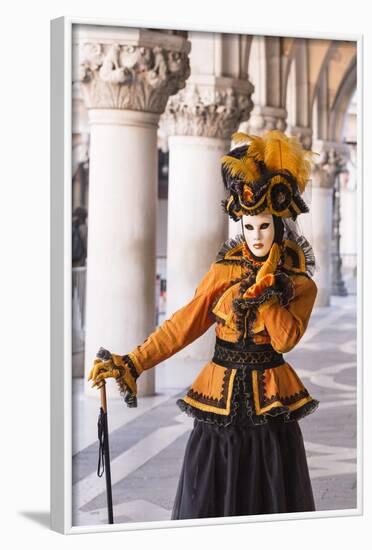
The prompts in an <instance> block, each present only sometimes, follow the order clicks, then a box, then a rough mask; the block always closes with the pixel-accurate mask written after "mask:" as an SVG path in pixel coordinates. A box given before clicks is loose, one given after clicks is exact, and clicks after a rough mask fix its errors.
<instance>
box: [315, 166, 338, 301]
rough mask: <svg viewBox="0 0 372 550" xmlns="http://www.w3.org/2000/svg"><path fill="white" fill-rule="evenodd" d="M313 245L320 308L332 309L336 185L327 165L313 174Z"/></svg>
mask: <svg viewBox="0 0 372 550" xmlns="http://www.w3.org/2000/svg"><path fill="white" fill-rule="evenodd" d="M312 182H313V185H312V202H311V216H312V238H313V241H312V246H313V248H314V253H315V258H316V262H317V265H318V270H317V271H316V272H315V275H314V280H315V282H316V284H317V287H318V294H317V298H316V302H315V305H316V306H329V305H330V299H331V289H332V193H333V185H332V180H331V178H330V177H329V174H328V173H327V171H326V168H325V167H324V163H322V162H319V163H317V164H316V165H315V167H314V169H313V174H312Z"/></svg>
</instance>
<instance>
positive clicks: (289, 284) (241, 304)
mask: <svg viewBox="0 0 372 550" xmlns="http://www.w3.org/2000/svg"><path fill="white" fill-rule="evenodd" d="M250 286H251V285H250V284H249V281H248V280H247V281H245V280H244V281H243V282H242V284H241V285H240V288H239V295H240V296H242V295H243V294H244V292H245V291H246V290H247V289H248V288H249V287H250ZM294 295H295V291H294V283H293V281H292V280H291V278H290V277H289V276H288V275H286V274H285V273H283V272H278V273H276V274H275V283H274V285H273V286H271V287H268V288H267V289H265V291H264V292H263V293H262V294H261V295H260V296H256V297H254V298H235V300H233V302H232V307H233V310H234V313H235V316H236V327H237V329H238V331H239V332H240V338H242V337H243V336H244V334H245V335H246V337H252V336H253V323H254V321H255V320H256V318H257V309H258V307H259V306H260V305H262V304H264V303H265V302H267V301H268V300H270V298H272V297H273V296H277V297H278V300H279V304H280V305H281V306H287V305H288V304H289V302H290V301H291V300H292V299H293V298H294Z"/></svg>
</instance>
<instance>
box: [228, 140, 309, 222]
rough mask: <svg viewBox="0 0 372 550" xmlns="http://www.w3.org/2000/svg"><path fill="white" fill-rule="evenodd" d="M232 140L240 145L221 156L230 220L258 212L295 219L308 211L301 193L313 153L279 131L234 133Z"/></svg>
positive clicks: (306, 179) (307, 179) (306, 180)
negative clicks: (228, 193) (251, 133)
mask: <svg viewBox="0 0 372 550" xmlns="http://www.w3.org/2000/svg"><path fill="white" fill-rule="evenodd" d="M232 139H233V142H234V143H235V144H236V145H239V147H237V148H235V149H233V150H232V151H230V153H228V154H227V155H224V156H223V157H222V159H221V162H222V171H223V176H224V183H225V185H226V187H227V188H228V189H229V191H230V197H229V198H228V199H227V200H226V201H224V202H223V205H224V208H225V210H226V211H227V212H228V213H229V214H230V216H231V217H232V218H233V219H235V220H237V219H239V218H240V217H241V216H242V215H243V214H247V215H255V214H259V213H260V212H265V213H270V214H274V215H276V216H280V217H283V218H284V217H285V218H289V217H292V218H293V219H296V217H297V215H298V214H301V213H303V212H308V207H307V206H306V204H305V203H304V201H303V200H302V198H301V194H302V193H303V192H304V190H305V188H306V185H307V183H308V181H309V176H310V171H311V158H312V155H314V154H315V153H313V152H312V151H307V150H305V149H303V148H302V146H301V144H300V142H299V141H298V139H297V138H295V137H288V136H286V135H284V134H283V133H282V132H279V131H278V130H273V131H269V132H266V133H265V134H264V135H263V136H262V137H260V136H254V135H248V134H244V133H242V132H236V133H235V134H233V136H232ZM244 145H245V146H246V147H244Z"/></svg>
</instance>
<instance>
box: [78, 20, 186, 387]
mask: <svg viewBox="0 0 372 550" xmlns="http://www.w3.org/2000/svg"><path fill="white" fill-rule="evenodd" d="M74 38H75V43H76V44H77V45H78V46H79V51H78V52H76V54H77V59H76V63H75V66H77V67H78V68H79V78H80V81H81V85H82V90H83V93H84V97H85V103H86V106H87V108H88V110H89V123H90V128H91V136H90V181H89V186H90V192H89V231H88V236H89V240H88V259H87V311H86V345H85V376H86V374H87V373H88V371H89V370H90V368H91V366H92V363H93V359H94V356H95V353H96V352H97V350H98V348H99V347H100V346H103V347H105V348H107V349H109V350H111V351H113V352H114V353H118V354H124V353H127V352H128V351H130V350H132V349H133V348H134V347H135V346H136V345H138V344H141V343H142V342H143V341H144V340H145V339H146V337H147V336H148V335H149V334H150V333H151V332H152V331H153V330H154V328H155V244H156V242H155V239H156V220H155V212H156V202H157V128H158V120H159V116H160V114H161V113H162V112H163V111H164V109H165V106H166V103H167V101H168V97H169V96H170V95H171V94H174V93H176V92H177V91H178V90H179V89H180V88H182V87H183V86H184V85H185V79H186V78H187V77H188V76H189V61H188V52H189V43H188V42H187V40H186V39H185V38H184V37H183V36H174V35H172V34H169V33H163V32H160V31H159V32H155V31H143V30H136V29H117V28H107V27H85V28H84V26H82V27H78V29H77V30H76V32H75V36H74ZM108 390H109V392H110V395H111V396H112V397H118V396H119V393H118V391H117V388H116V384H115V382H114V381H113V380H110V381H109V384H108ZM86 392H87V393H89V394H91V395H98V393H97V390H91V389H90V385H89V384H87V383H86ZM153 393H154V372H153V371H152V370H151V371H149V372H147V373H144V375H143V376H141V377H140V379H139V394H140V395H149V394H153Z"/></svg>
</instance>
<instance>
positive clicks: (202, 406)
mask: <svg viewBox="0 0 372 550" xmlns="http://www.w3.org/2000/svg"><path fill="white" fill-rule="evenodd" d="M235 375H236V369H232V371H231V376H230V380H229V388H228V392H227V399H226V409H220V408H218V407H214V406H213V405H206V404H205V403H200V402H199V401H196V400H195V399H193V398H192V397H189V396H188V395H185V397H183V398H182V399H183V401H185V402H186V403H188V404H189V405H192V406H193V407H195V408H196V409H200V410H201V411H206V412H214V413H217V414H222V415H225V416H227V415H229V414H230V410H231V396H232V391H233V385H234V379H235Z"/></svg>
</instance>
